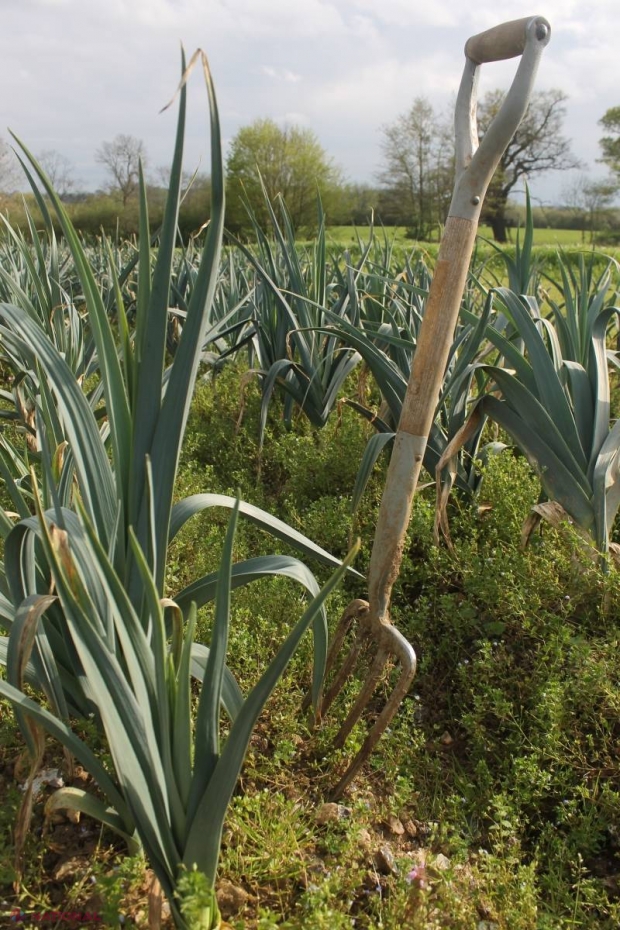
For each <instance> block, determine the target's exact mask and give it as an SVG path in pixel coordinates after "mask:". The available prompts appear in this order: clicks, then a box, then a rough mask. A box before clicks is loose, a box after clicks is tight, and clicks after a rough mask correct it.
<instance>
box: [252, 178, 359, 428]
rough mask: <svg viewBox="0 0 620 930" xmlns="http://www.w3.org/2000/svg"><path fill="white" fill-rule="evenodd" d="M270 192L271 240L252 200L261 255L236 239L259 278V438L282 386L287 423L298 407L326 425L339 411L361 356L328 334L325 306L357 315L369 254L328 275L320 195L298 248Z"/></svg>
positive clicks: (255, 345) (255, 335)
mask: <svg viewBox="0 0 620 930" xmlns="http://www.w3.org/2000/svg"><path fill="white" fill-rule="evenodd" d="M264 195H265V200H266V205H267V208H268V211H269V217H270V220H271V233H272V236H273V239H271V240H270V239H269V238H268V236H267V234H266V233H265V231H264V230H263V229H261V227H260V225H259V223H258V221H257V220H256V217H255V216H254V214H253V212H252V210H251V208H250V207H249V205H248V206H247V209H248V212H249V215H250V218H251V220H252V225H253V229H254V233H255V235H256V239H257V250H256V251H257V254H255V253H254V251H253V250H251V249H249V248H247V247H246V246H245V245H243V243H241V242H237V246H238V248H239V249H240V250H241V252H242V253H243V254H244V255H245V256H246V258H247V260H248V261H249V262H250V264H251V266H252V267H253V269H254V273H255V276H256V285H255V289H254V296H253V303H254V311H253V313H252V331H251V340H250V341H249V349H250V366H251V367H253V366H257V369H258V373H259V375H260V378H261V390H262V401H261V418H260V442H261V444H262V442H263V439H264V433H265V426H266V423H267V413H268V409H269V404H270V401H271V398H272V396H273V393H274V390H275V388H276V387H277V388H279V389H280V390H281V391H282V392H283V394H284V398H285V400H284V419H285V422H286V423H287V424H289V423H290V421H291V417H292V412H293V409H294V406H295V405H297V406H298V407H299V408H300V409H301V410H302V411H303V413H304V414H305V415H306V416H307V417H308V419H309V420H310V422H311V423H313V424H314V425H315V426H324V425H325V423H326V422H327V419H328V417H329V416H330V414H331V413H332V411H333V410H334V409H335V407H336V404H337V401H338V399H339V392H340V390H341V388H342V386H343V384H344V382H345V381H346V379H347V377H348V376H349V375H350V374H351V372H352V371H353V370H354V369H355V367H356V366H357V365H358V364H359V361H360V356H359V354H358V353H357V352H356V351H355V350H354V349H351V348H349V347H347V346H342V345H341V344H339V342H338V340H336V339H334V337H333V336H331V335H330V334H325V333H322V332H321V331H320V327H321V326H323V325H324V324H325V312H326V308H327V307H330V313H331V314H335V315H336V316H337V317H339V318H346V317H349V316H353V317H354V316H355V297H356V290H355V281H356V277H357V276H358V275H359V273H360V268H361V266H362V264H363V261H364V257H365V256H364V255H363V256H362V259H361V261H360V264H359V266H358V268H357V269H355V270H353V272H352V273H351V274H348V275H347V276H346V277H343V276H342V275H339V274H334V273H332V274H330V266H329V262H328V253H327V244H326V231H325V215H324V213H323V208H322V205H321V202H320V199H318V201H317V210H318V233H317V236H316V239H315V242H314V245H313V247H312V249H311V250H309V251H307V252H300V250H299V249H298V247H297V243H296V239H295V230H294V228H293V224H292V221H291V218H290V216H289V213H288V211H287V209H286V205H285V203H284V201H283V200H282V198H279V199H278V203H277V208H278V210H279V213H280V217H281V219H278V215H277V213H276V208H275V207H274V205H273V204H272V203H271V202H270V200H269V198H268V196H267V193H266V192H264ZM235 241H236V240H235Z"/></svg>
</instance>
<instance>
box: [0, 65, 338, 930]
mask: <svg viewBox="0 0 620 930" xmlns="http://www.w3.org/2000/svg"><path fill="white" fill-rule="evenodd" d="M197 60H202V64H203V69H204V73H205V78H206V83H207V91H208V97H209V111H210V129H211V153H212V154H211V170H212V191H213V194H212V204H211V219H210V224H209V227H208V230H207V235H206V237H205V240H204V245H203V247H202V250H201V254H200V258H199V265H198V270H197V272H196V274H195V276H194V278H193V282H192V288H191V296H190V297H189V299H188V301H187V306H186V308H185V316H184V319H183V325H182V329H181V331H180V335H179V339H178V345H177V346H176V351H175V353H174V358H173V361H172V363H171V364H170V365H169V367H166V341H167V338H168V326H169V304H170V300H169V297H170V292H171V278H172V269H173V260H174V253H175V245H176V229H177V219H178V209H179V200H180V187H181V173H182V155H183V141H184V134H185V110H186V86H185V82H186V79H187V75H188V73H189V70H190V69H191V65H192V64H193V63H194V62H195V61H197ZM190 69H185V62H183V79H182V81H181V86H180V91H179V93H180V103H179V115H178V121H177V131H176V143H175V148H174V157H173V164H172V170H171V178H170V187H169V191H168V200H167V205H166V211H165V216H164V221H163V225H162V228H161V231H160V235H159V244H158V248H157V250H156V255H154V250H153V248H152V243H151V239H150V236H149V225H148V214H147V204H146V192H145V186H144V182H143V179H142V178H141V183H140V241H139V247H138V254H137V259H136V263H135V276H136V295H135V322H134V326H133V327H130V325H129V321H128V314H127V308H126V306H125V299H124V296H123V293H122V287H121V282H120V280H119V278H118V275H117V274H116V273H115V270H114V269H115V262H110V263H109V265H108V267H109V269H111V272H112V281H111V289H112V292H113V294H114V309H115V313H114V315H112V314H111V312H110V311H111V306H110V305H109V304H107V303H106V300H105V299H104V294H103V292H102V290H101V289H100V287H99V286H98V282H97V280H96V278H95V275H94V273H93V270H92V268H91V267H90V265H89V262H88V259H87V255H86V253H85V250H84V248H83V246H82V243H81V242H80V240H79V238H78V236H77V235H76V233H75V230H74V229H73V227H72V225H71V222H70V220H69V219H68V217H67V215H66V212H65V211H64V209H63V206H62V204H61V203H60V201H59V199H58V198H57V196H56V195H55V193H54V191H53V189H52V187H51V185H50V183H49V181H48V179H47V178H46V176H45V174H44V173H43V172H42V171H41V169H40V168H39V166H38V165H37V163H36V160H35V159H34V158H33V157H32V155H31V154H30V153H29V151H28V150H27V149H26V147H25V146H23V145H22V144H21V143H18V144H19V145H20V148H21V152H22V163H23V166H24V170H25V172H26V175H27V177H28V178H29V180H30V181H31V183H32V186H33V188H34V189H36V187H37V183H38V184H39V185H41V186H42V188H43V189H44V191H45V194H46V197H47V200H48V202H49V203H50V204H51V207H52V208H53V210H54V211H55V213H56V216H57V219H58V222H59V224H60V226H61V228H62V231H63V235H64V237H65V239H66V242H67V244H68V247H69V249H70V252H71V258H72V262H73V265H74V268H75V273H76V275H77V278H78V281H79V286H80V290H81V294H82V296H83V301H84V305H85V314H86V320H87V329H88V332H89V333H90V334H91V335H92V341H93V343H94V355H95V358H96V364H97V374H98V379H99V382H100V385H101V388H100V390H101V400H102V404H101V405H98V406H96V407H95V405H93V404H92V402H91V400H92V398H89V397H88V396H86V395H85V393H84V391H83V389H82V385H81V379H80V376H79V374H78V373H77V372H76V371H75V370H74V368H72V366H71V364H70V362H69V361H68V360H67V359H66V358H65V357H64V353H63V352H62V351H61V350H60V349H59V346H58V336H57V334H56V335H55V334H54V333H51V332H50V331H49V329H48V328H47V327H48V322H49V321H47V320H46V319H45V314H44V313H42V314H41V319H38V318H35V316H33V314H32V313H31V312H29V307H28V306H24V304H23V301H21V300H18V301H13V302H4V303H2V304H0V340H1V342H2V346H3V353H4V355H5V357H6V359H7V360H8V361H9V363H10V364H11V366H12V367H13V369H14V371H15V374H16V376H17V377H19V378H20V379H22V380H24V381H27V382H28V383H29V390H30V393H31V398H32V403H33V406H34V421H35V424H36V437H37V443H36V449H34V450H31V451H30V452H29V453H28V452H26V453H23V452H22V453H21V457H20V456H19V455H16V456H15V458H14V459H11V461H7V462H5V469H4V472H3V477H4V479H5V484H6V488H7V491H8V493H9V495H10V497H11V501H12V505H13V507H14V508H15V513H11V512H7V511H3V513H2V519H1V520H0V529H1V532H2V536H3V538H4V564H3V566H2V572H1V577H0V587H1V589H2V590H1V593H0V622H1V623H2V625H3V626H4V628H5V631H6V634H7V635H6V636H5V637H3V638H2V640H1V641H0V656H1V657H2V658H3V659H4V662H5V663H6V669H7V680H6V681H0V694H2V696H4V697H6V698H8V699H9V700H10V701H12V702H13V704H14V707H15V710H16V714H17V715H18V719H19V722H20V725H21V727H22V730H23V733H24V737H25V739H26V741H27V744H28V747H29V749H30V752H31V755H32V760H33V763H32V769H31V773H30V779H29V784H28V790H27V792H26V799H28V797H29V794H30V791H31V788H32V781H33V776H34V773H35V771H36V767H37V765H38V764H39V762H40V759H41V752H42V748H41V747H42V741H41V728H43V729H44V730H46V731H47V732H48V733H51V734H52V735H53V736H55V737H56V738H58V739H59V740H60V741H61V742H62V743H63V744H64V746H65V747H66V749H67V750H68V751H69V752H70V753H71V754H73V755H74V756H75V757H76V758H77V759H78V760H79V761H80V762H81V763H82V765H83V766H84V767H85V768H86V769H87V770H88V771H89V772H90V774H91V775H92V776H93V779H94V781H95V783H96V785H97V787H98V789H99V791H100V792H101V794H102V795H103V800H102V799H101V797H98V796H95V795H92V794H88V793H86V792H84V791H82V790H78V789H75V788H71V789H62V790H61V792H60V793H59V794H56V795H54V796H53V798H52V801H51V802H50V804H51V806H54V805H57V806H62V805H65V806H69V807H71V808H73V809H78V810H83V811H84V812H86V813H88V814H90V815H91V816H95V817H98V818H99V819H100V820H101V821H102V822H103V823H105V824H107V825H108V826H110V827H111V828H113V829H115V830H117V831H118V832H120V833H121V834H122V835H123V836H124V837H125V838H126V839H127V841H128V842H129V843H130V844H136V843H139V844H140V845H141V846H142V848H143V849H144V851H145V854H146V856H147V859H148V861H149V864H150V865H151V867H152V869H153V871H154V873H155V875H156V877H157V879H158V880H159V882H160V884H161V887H162V889H163V891H164V892H165V894H166V895H167V897H168V899H169V901H170V905H171V909H172V913H173V916H174V920H175V923H176V925H177V926H178V927H183V928H185V927H189V926H190V925H191V926H192V927H198V928H211V927H215V926H217V925H218V922H219V916H218V913H217V906H216V902H215V897H214V883H215V873H216V867H217V860H218V854H219V847H220V840H221V833H222V824H223V820H224V817H225V813H226V809H227V806H228V803H229V801H230V797H231V795H232V792H233V789H234V786H235V783H236V780H237V778H238V774H239V771H240V768H241V765H242V762H243V758H244V756H245V752H246V749H247V745H248V742H249V739H250V735H251V732H252V728H253V726H254V723H255V721H256V719H257V717H258V715H259V713H260V711H261V709H262V707H263V706H264V703H265V701H266V700H267V698H268V697H269V694H270V693H271V691H272V690H273V687H274V686H275V684H276V683H277V681H278V679H279V677H280V676H281V674H282V672H283V671H284V669H285V667H286V665H287V663H288V661H289V659H290V657H291V655H292V653H293V651H294V649H295V648H296V646H297V643H298V642H299V639H300V637H301V636H302V635H303V633H304V631H305V630H306V629H307V628H308V627H309V626H310V625H312V627H313V633H314V646H315V652H314V673H313V686H312V689H313V695H314V697H315V699H316V700H317V701H318V698H319V694H320V688H321V683H322V678H323V671H324V667H325V657H326V648H327V626H326V612H325V604H324V602H325V598H326V597H327V595H328V593H329V591H330V590H331V589H332V588H333V587H334V585H335V584H337V582H338V581H339V579H340V577H341V576H342V574H343V572H344V571H345V570H346V569H347V567H348V566H349V564H350V559H348V560H346V561H345V563H344V564H341V563H339V562H338V561H337V560H336V559H334V558H333V557H332V556H330V555H329V554H328V553H327V552H325V551H324V550H322V549H321V548H320V547H318V546H316V545H315V544H313V543H312V542H311V541H310V540H308V539H307V538H305V537H304V536H302V535H301V534H300V533H298V532H296V531H295V530H293V529H292V528H291V527H288V526H287V525H286V524H284V523H283V522H281V521H279V520H277V519H275V518H273V517H271V516H270V515H269V514H267V513H265V512H263V511H260V510H259V509H258V508H255V507H253V506H252V505H251V504H247V503H243V502H240V501H235V500H234V499H231V498H227V497H223V496H221V495H215V494H208V493H205V494H198V495H193V496H192V497H190V498H187V499H185V500H181V501H179V502H177V503H174V485H175V478H176V474H177V468H178V462H179V455H180V448H181V443H182V440H183V435H184V432H185V427H186V423H187V417H188V413H189V407H190V403H191V398H192V393H193V388H194V385H195V381H196V378H197V376H198V373H199V366H200V362H201V360H202V357H203V355H202V353H203V347H204V346H205V344H206V343H207V342H208V341H209V338H210V337H216V336H217V333H218V332H221V331H222V329H224V328H225V327H226V326H227V325H228V323H229V319H227V314H226V313H224V314H223V316H221V317H219V318H218V319H217V320H216V322H215V323H213V322H212V317H211V308H212V304H213V299H214V293H215V289H216V284H217V280H218V274H219V261H220V251H221V243H222V232H223V213H224V180H223V165H222V154H221V141H220V128H219V119H218V112H217V105H216V100H215V94H214V90H213V85H212V81H211V77H210V74H209V70H208V67H207V64H206V60H205V59H204V56H203V55H201V54H198V53H197V54H196V55H195V56H194V58H193V59H192V62H190ZM41 204H42V206H43V207H44V209H47V207H46V205H45V204H43V201H42V199H41ZM233 311H235V308H232V310H231V312H230V314H229V316H230V317H232V316H233V315H234V313H233ZM112 320H115V323H116V331H115V329H114V328H113V324H112ZM214 329H215V332H213V330H214ZM102 411H103V415H102ZM32 465H34V466H35V467H29V466H32ZM211 507H226V508H232V510H233V516H232V518H231V522H230V525H229V530H228V534H227V537H226V542H225V545H224V550H223V553H222V558H221V564H220V570H219V572H218V573H215V574H214V575H209V576H206V577H203V578H200V579H197V580H196V582H194V583H193V584H192V585H191V586H189V587H188V588H186V589H185V590H184V591H181V592H172V595H173V596H171V593H170V592H168V591H167V590H166V559H167V553H168V546H169V543H170V541H171V540H172V539H173V538H174V536H175V534H176V533H177V532H178V531H179V530H180V529H181V527H182V526H183V525H184V524H185V523H186V521H187V520H188V519H190V518H191V517H192V516H194V515H195V514H197V513H200V512H202V511H204V510H205V509H207V508H211ZM239 513H240V514H243V515H245V516H246V517H247V518H249V519H250V520H253V521H254V522H256V523H258V524H259V525H260V526H262V527H263V528H265V529H267V530H268V531H269V532H271V533H272V534H274V535H275V536H276V537H279V538H281V539H283V540H285V541H286V542H287V543H288V544H291V545H292V546H294V547H296V548H297V549H298V550H301V551H302V552H303V553H304V554H306V555H310V556H313V557H315V558H317V559H319V560H320V561H322V562H324V563H327V564H331V565H332V566H334V567H335V568H336V571H335V574H334V575H333V577H332V579H331V580H330V581H329V582H328V584H327V585H326V586H325V588H324V589H323V590H322V591H320V590H319V586H318V584H317V582H316V580H315V578H314V576H313V574H312V573H311V571H310V570H309V568H308V567H307V566H306V565H305V564H304V562H302V561H300V560H299V559H294V558H291V557H288V556H287V557H284V556H270V557H261V558H256V559H250V560H248V561H246V562H242V563H237V564H234V565H233V564H232V547H233V539H234V528H235V524H236V520H237V515H238V514H239ZM16 519H17V522H15V520H16ZM265 574H274V575H275V574H283V575H286V576H289V577H292V578H294V579H296V580H297V581H299V582H300V583H301V584H303V585H304V586H305V587H306V588H307V589H308V591H309V592H310V594H311V596H312V601H311V603H310V605H309V606H308V609H307V610H306V611H305V613H304V615H303V616H302V618H301V619H300V620H299V621H298V623H297V624H296V625H295V626H294V627H293V629H292V630H291V632H290V633H289V634H288V636H287V637H286V639H285V641H284V643H283V645H282V646H281V648H280V650H279V651H278V653H277V655H276V656H275V658H274V660H273V661H272V663H271V664H270V665H269V667H268V668H267V671H266V672H265V673H264V675H263V676H262V678H261V679H260V681H259V682H258V683H257V684H256V686H255V687H254V688H253V689H252V691H251V692H250V693H249V694H248V695H247V696H244V695H243V694H242V693H241V691H240V689H239V688H238V686H237V684H236V682H235V680H234V678H233V676H232V675H231V673H230V672H229V671H228V669H227V666H226V647H227V633H228V625H229V617H230V591H231V589H232V588H233V587H235V586H236V585H239V584H247V583H249V582H251V581H252V580H254V579H255V578H261V577H264V576H265ZM213 598H215V602H216V606H215V623H214V628H213V634H212V640H211V643H210V648H207V647H206V646H203V645H201V644H198V643H196V642H195V641H194V632H195V621H196V609H197V607H198V606H200V605H201V604H203V603H205V602H206V601H207V600H212V599H213ZM190 675H194V677H196V678H197V679H198V680H199V685H200V698H199V704H198V712H197V716H196V718H195V720H193V719H192V714H191V700H190V693H191V692H190ZM26 682H27V683H28V684H30V685H32V686H34V687H35V688H36V689H37V690H38V691H39V692H42V693H43V694H44V695H45V697H46V698H47V702H48V705H49V709H47V708H46V707H44V706H43V705H42V704H39V703H38V702H37V701H35V700H33V699H32V698H30V697H27V696H26V695H25V694H24V693H23V686H24V683H26ZM222 705H224V706H225V709H226V711H227V713H228V716H229V717H230V719H231V726H230V732H229V734H228V736H227V738H226V740H225V742H224V744H223V745H222V744H221V739H220V719H221V707H222ZM75 716H91V717H94V719H95V721H96V723H97V724H98V725H99V727H100V731H101V733H102V734H103V735H104V736H105V742H106V744H107V747H108V749H109V751H110V754H111V757H112V763H113V768H114V772H113V773H110V772H109V771H108V769H107V768H106V767H105V766H104V764H103V763H102V761H101V759H100V758H99V756H98V755H97V753H96V752H95V751H94V750H93V749H92V748H91V747H89V746H88V745H87V744H86V743H84V742H83V741H81V740H80V739H78V737H77V736H76V734H75V733H74V731H73V730H72V729H71V719H72V718H73V717H75ZM24 812H27V803H26V801H25V806H24ZM184 870H185V871H188V872H191V871H192V870H195V871H196V874H197V875H198V877H199V878H200V882H201V883H202V884H200V888H201V889H202V898H201V901H202V907H201V908H199V914H198V916H196V913H195V894H193V899H192V900H193V904H192V907H194V911H193V912H192V913H193V916H192V918H191V922H190V918H189V917H188V916H187V915H188V910H187V909H188V907H189V903H188V901H187V900H185V901H184V899H183V892H182V889H183V888H186V887H187V885H186V884H184V883H183V872H184ZM191 887H192V888H194V891H195V887H196V886H195V883H194V884H192V886H191Z"/></svg>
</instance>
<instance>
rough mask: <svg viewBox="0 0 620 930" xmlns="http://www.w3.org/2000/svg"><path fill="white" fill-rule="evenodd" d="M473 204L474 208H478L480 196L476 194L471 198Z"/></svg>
mask: <svg viewBox="0 0 620 930" xmlns="http://www.w3.org/2000/svg"><path fill="white" fill-rule="evenodd" d="M471 202H472V203H473V205H474V207H477V206H478V204H479V203H480V197H478V195H477V194H476V196H475V197H472V198H471Z"/></svg>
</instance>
